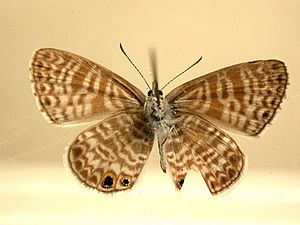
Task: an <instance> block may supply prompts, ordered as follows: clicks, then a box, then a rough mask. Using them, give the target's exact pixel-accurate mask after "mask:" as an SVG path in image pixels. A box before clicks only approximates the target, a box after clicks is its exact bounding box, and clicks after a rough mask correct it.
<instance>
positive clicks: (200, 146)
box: [163, 113, 244, 195]
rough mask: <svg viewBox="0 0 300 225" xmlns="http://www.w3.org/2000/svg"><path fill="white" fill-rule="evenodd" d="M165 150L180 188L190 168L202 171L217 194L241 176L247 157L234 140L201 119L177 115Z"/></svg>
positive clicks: (170, 167)
mask: <svg viewBox="0 0 300 225" xmlns="http://www.w3.org/2000/svg"><path fill="white" fill-rule="evenodd" d="M163 147H164V150H165V152H166V158H167V162H168V165H169V169H170V171H171V174H172V176H173V180H174V183H175V185H176V187H177V188H178V189H180V188H181V187H182V184H183V182H184V178H185V176H186V174H187V172H188V170H190V169H193V170H196V171H200V172H201V174H202V176H203V178H204V180H205V182H206V184H207V187H208V188H209V190H210V192H211V193H212V194H214V195H215V194H218V193H220V192H222V191H224V190H226V189H227V188H229V187H230V186H232V185H233V184H234V183H235V182H236V181H237V180H238V178H239V177H240V176H241V174H242V170H243V167H244V155H243V153H242V152H241V151H240V149H239V147H238V146H237V145H236V143H235V141H234V140H233V139H232V138H231V137H229V136H228V135H227V134H225V133H224V132H223V131H221V130H220V129H218V128H217V127H216V126H214V125H213V124H212V123H210V122H208V121H207V120H205V119H202V118H201V117H197V116H195V115H192V114H186V113H184V114H179V115H177V117H176V122H175V123H174V127H173V129H172V131H171V132H170V134H169V135H168V137H167V140H166V142H165V144H164V146H163Z"/></svg>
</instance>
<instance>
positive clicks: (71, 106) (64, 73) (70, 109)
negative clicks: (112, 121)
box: [30, 48, 145, 125]
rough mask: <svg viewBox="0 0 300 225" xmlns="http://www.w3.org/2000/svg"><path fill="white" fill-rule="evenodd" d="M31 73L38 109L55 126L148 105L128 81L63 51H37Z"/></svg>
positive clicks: (33, 58) (141, 94)
mask: <svg viewBox="0 0 300 225" xmlns="http://www.w3.org/2000/svg"><path fill="white" fill-rule="evenodd" d="M30 70H31V81H32V86H33V92H34V95H35V96H36V100H37V103H38V106H39V108H40V110H41V112H42V113H43V115H44V117H45V118H46V119H47V120H48V121H49V122H51V123H54V124H60V125H64V124H71V123H76V122H85V121H89V120H93V119H95V118H98V117H100V118H101V117H102V116H104V115H106V114H114V113H117V112H121V111H126V110H129V109H133V108H139V107H141V105H143V104H144V102H145V96H144V94H143V93H142V92H141V91H140V90H139V89H137V88H136V87H134V86H133V85H132V84H130V83H129V82H127V81H126V80H125V79H123V78H121V77H120V76H118V75H117V74H115V73H113V72H111V71H109V70H108V69H106V68H104V67H102V66H100V65H98V64H96V63H94V62H92V61H90V60H88V59H86V58H83V57H81V56H78V55H75V54H73V53H69V52H66V51H63V50H58V49H51V48H44V49H39V50H37V51H36V52H35V53H34V55H33V57H32V61H31V65H30ZM106 117H107V116H106Z"/></svg>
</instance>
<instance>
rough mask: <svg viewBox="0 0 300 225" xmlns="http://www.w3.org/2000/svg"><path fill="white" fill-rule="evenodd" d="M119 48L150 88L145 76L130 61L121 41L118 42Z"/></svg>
mask: <svg viewBox="0 0 300 225" xmlns="http://www.w3.org/2000/svg"><path fill="white" fill-rule="evenodd" d="M120 49H121V51H122V53H123V54H124V55H125V56H126V58H127V59H128V61H129V62H130V63H131V65H133V67H134V68H135V69H136V71H137V72H138V73H139V74H140V75H141V77H142V78H143V80H144V82H145V83H146V85H147V87H148V88H149V89H150V90H151V88H150V86H149V84H148V82H147V81H146V79H145V77H144V76H143V74H142V73H141V72H140V70H139V69H138V68H137V67H136V66H135V65H134V63H133V62H132V61H131V59H130V58H129V57H128V55H127V54H126V52H125V50H124V48H123V46H122V43H120Z"/></svg>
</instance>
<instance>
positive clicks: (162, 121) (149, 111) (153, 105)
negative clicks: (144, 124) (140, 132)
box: [144, 91, 173, 131]
mask: <svg viewBox="0 0 300 225" xmlns="http://www.w3.org/2000/svg"><path fill="white" fill-rule="evenodd" d="M159 98H160V100H159V102H158V100H157V97H156V96H154V95H153V94H152V91H149V92H148V96H147V99H146V102H145V107H144V111H145V114H146V117H147V118H148V121H149V123H150V124H151V126H152V127H153V129H154V130H155V131H157V130H158V129H160V128H165V129H168V128H170V127H171V124H170V121H172V117H173V113H172V109H171V107H170V105H169V104H168V102H167V101H166V99H164V98H163V94H162V92H161V91H160V93H159Z"/></svg>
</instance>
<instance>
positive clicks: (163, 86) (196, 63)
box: [161, 56, 202, 90]
mask: <svg viewBox="0 0 300 225" xmlns="http://www.w3.org/2000/svg"><path fill="white" fill-rule="evenodd" d="M201 59H202V56H201V57H200V58H199V59H198V60H197V61H196V62H194V63H193V64H192V65H190V66H189V67H188V68H186V69H185V70H184V71H182V72H181V73H179V74H178V75H177V76H175V77H173V78H172V79H171V80H170V81H169V82H168V83H166V84H165V86H163V87H162V89H161V90H163V89H164V88H165V87H166V86H168V85H169V84H170V83H171V82H173V81H174V80H175V79H176V78H178V77H179V76H181V75H182V74H184V73H185V72H186V71H188V70H189V69H191V68H192V67H194V66H195V65H196V64H198V63H199V62H200V61H201Z"/></svg>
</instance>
